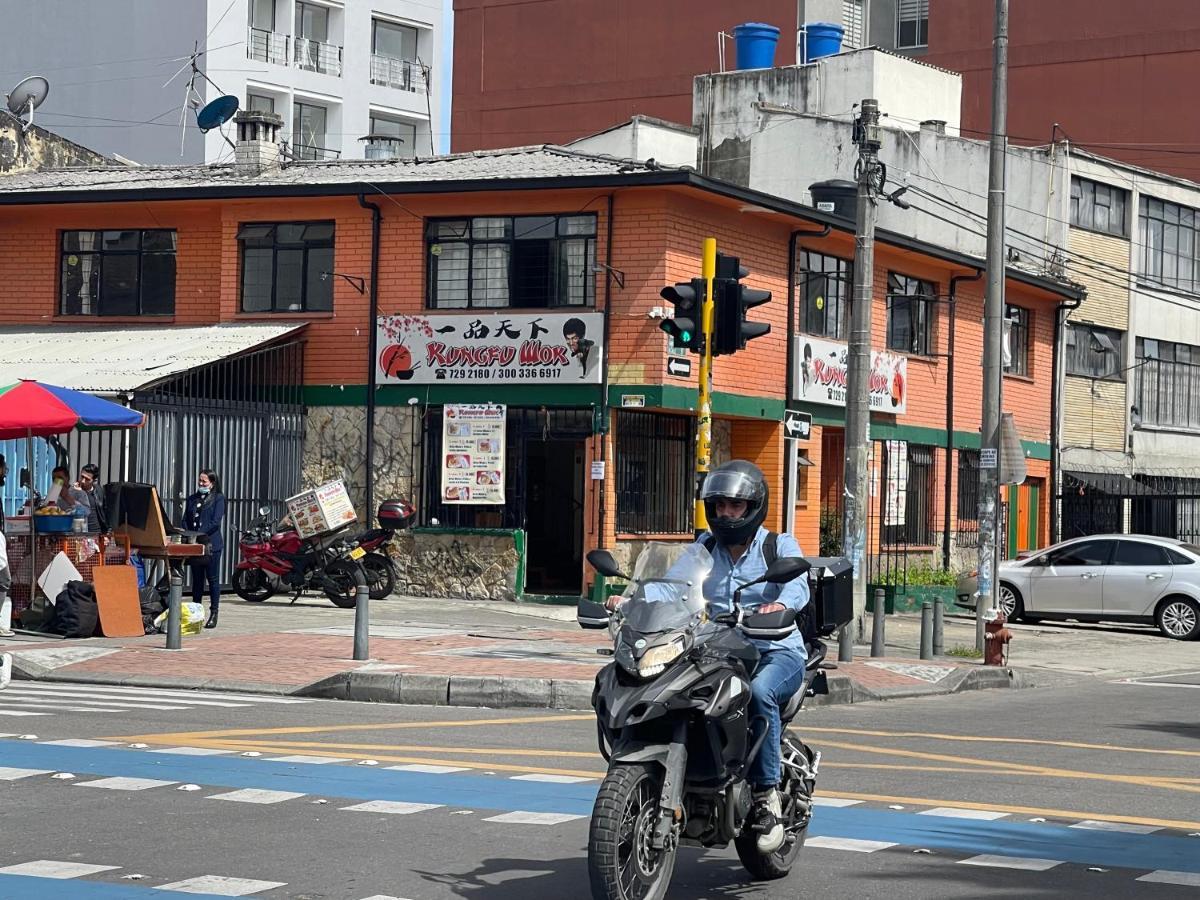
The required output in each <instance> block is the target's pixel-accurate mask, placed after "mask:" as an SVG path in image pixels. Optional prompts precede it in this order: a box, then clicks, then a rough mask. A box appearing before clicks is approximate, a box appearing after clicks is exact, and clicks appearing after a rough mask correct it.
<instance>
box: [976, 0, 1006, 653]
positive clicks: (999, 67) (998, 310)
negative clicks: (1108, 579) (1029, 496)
mask: <svg viewBox="0 0 1200 900" xmlns="http://www.w3.org/2000/svg"><path fill="white" fill-rule="evenodd" d="M1007 128H1008V0H996V38H995V41H994V43H993V56H992V141H991V160H990V165H989V166H988V216H987V297H986V300H985V301H984V308H983V427H982V431H981V434H980V451H979V581H978V589H979V594H978V596H977V597H976V599H975V647H976V649H978V650H983V643H984V622H985V621H987V620H990V619H993V618H995V615H996V608H997V602H996V601H997V591H996V587H997V585H996V577H995V576H996V565H997V561H998V559H999V553H998V547H999V535H998V534H997V531H998V527H999V520H1000V409H1001V392H1002V388H1003V385H1004V381H1003V379H1004V372H1003V352H1004V350H1003V340H1004V188H1005V158H1006V154H1007V149H1008V148H1007V143H1008V141H1007V137H1006V131H1007Z"/></svg>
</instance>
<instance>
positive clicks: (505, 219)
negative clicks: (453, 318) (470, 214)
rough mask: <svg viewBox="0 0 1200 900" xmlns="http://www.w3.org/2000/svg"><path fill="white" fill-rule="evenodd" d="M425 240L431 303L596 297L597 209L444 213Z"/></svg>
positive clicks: (517, 303)
mask: <svg viewBox="0 0 1200 900" xmlns="http://www.w3.org/2000/svg"><path fill="white" fill-rule="evenodd" d="M425 240H426V247H427V251H428V252H427V254H426V256H427V259H428V266H429V278H428V284H429V301H428V302H429V307H430V308H431V309H466V308H495V307H513V308H529V309H541V308H546V307H560V306H592V305H594V304H595V302H596V276H595V273H594V269H595V265H596V217H595V216H594V215H582V216H576V215H571V216H516V217H511V216H488V217H486V218H476V219H441V220H436V221H431V222H430V223H429V224H428V226H427V227H426V232H425Z"/></svg>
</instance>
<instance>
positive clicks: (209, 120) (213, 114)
mask: <svg viewBox="0 0 1200 900" xmlns="http://www.w3.org/2000/svg"><path fill="white" fill-rule="evenodd" d="M237 111H238V98H237V97H234V96H233V95H232V94H226V95H225V96H223V97H218V98H217V99H216V100H214V101H212V103H208V104H206V105H205V106H204V107H203V108H202V109H201V110H200V111H199V112H198V113H196V124H197V125H199V126H200V130H201V131H203V132H209V131H212V130H213V129H214V128H220V127H221V126H222V125H224V124H225V123H226V122H228V121H229V120H230V119H232V118H233V116H234V113H236V112H237Z"/></svg>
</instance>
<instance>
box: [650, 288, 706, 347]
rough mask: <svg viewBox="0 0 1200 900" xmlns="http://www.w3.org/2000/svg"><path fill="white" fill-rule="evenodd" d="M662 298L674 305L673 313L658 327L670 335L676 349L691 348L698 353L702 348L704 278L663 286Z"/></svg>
mask: <svg viewBox="0 0 1200 900" xmlns="http://www.w3.org/2000/svg"><path fill="white" fill-rule="evenodd" d="M660 296H661V297H662V298H663V299H664V300H670V301H671V304H672V305H673V306H674V307H675V315H674V316H672V317H671V318H669V319H664V320H663V321H662V322H660V323H659V324H658V327H659V328H661V329H662V330H663V331H665V332H666V333H667V334H669V335H670V336H671V343H672V345H673V346H674V347H675V349H677V350H691V351H693V352H694V353H700V352H701V351H702V350H703V348H704V335H703V334H702V329H701V305H702V303H703V300H704V279H703V278H693V279H692V280H691V281H685V282H681V283H678V284H675V285H674V286H672V287H665V288H663V289H662V291H661V292H660Z"/></svg>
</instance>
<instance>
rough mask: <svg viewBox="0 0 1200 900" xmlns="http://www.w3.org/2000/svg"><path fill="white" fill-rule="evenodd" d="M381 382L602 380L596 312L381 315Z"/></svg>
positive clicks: (601, 340)
mask: <svg viewBox="0 0 1200 900" xmlns="http://www.w3.org/2000/svg"><path fill="white" fill-rule="evenodd" d="M376 327H377V328H378V329H379V359H378V360H377V362H378V365H379V381H380V383H381V384H398V383H401V382H411V383H413V384H437V383H439V382H454V381H458V382H474V383H485V384H497V383H504V382H516V383H524V384H546V383H553V384H600V382H601V373H602V370H603V365H602V363H603V360H602V359H601V355H602V353H603V347H604V316H603V315H602V314H600V313H592V312H579V313H558V312H545V313H539V312H530V313H469V314H463V315H434V316H424V315H415V316H406V315H396V316H380V317H379V320H378V323H377V326H376Z"/></svg>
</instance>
